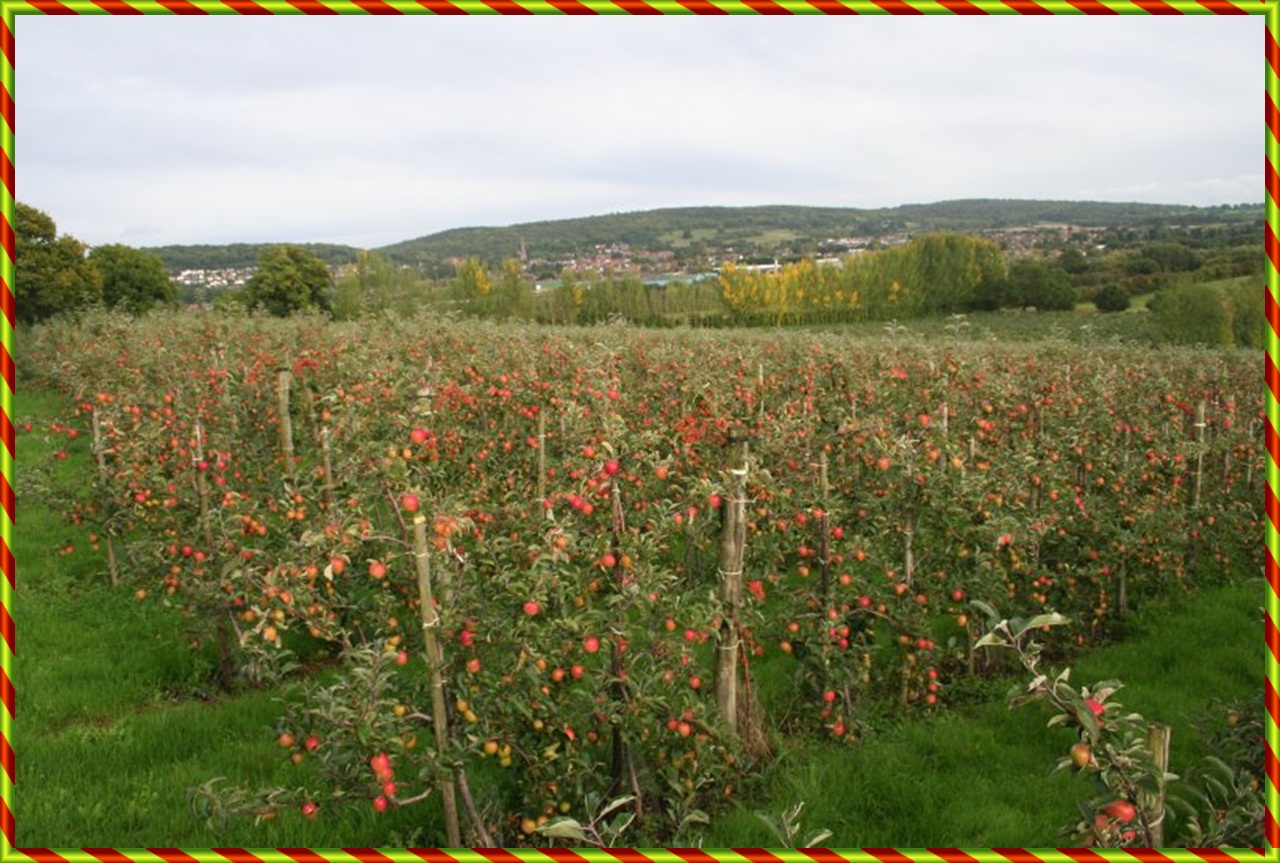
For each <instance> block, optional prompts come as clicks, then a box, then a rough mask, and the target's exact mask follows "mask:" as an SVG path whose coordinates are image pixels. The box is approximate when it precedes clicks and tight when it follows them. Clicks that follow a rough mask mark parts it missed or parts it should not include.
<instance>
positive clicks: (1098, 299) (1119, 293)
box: [1093, 282, 1129, 312]
mask: <svg viewBox="0 0 1280 863" xmlns="http://www.w3.org/2000/svg"><path fill="white" fill-rule="evenodd" d="M1093 304H1094V305H1095V306H1097V307H1098V311H1100V312H1123V311H1127V310H1128V308H1129V292H1128V291H1126V290H1125V289H1124V288H1122V287H1121V286H1120V285H1118V284H1116V283H1115V282H1112V283H1111V284H1109V285H1104V286H1103V287H1101V288H1099V289H1098V293H1097V294H1096V295H1095V296H1094V298H1093Z"/></svg>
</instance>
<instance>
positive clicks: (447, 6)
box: [0, 0, 1280, 863]
mask: <svg viewBox="0 0 1280 863" xmlns="http://www.w3.org/2000/svg"><path fill="white" fill-rule="evenodd" d="M30 14H42V15H102V14H109V15H145V14H161V15H164V14H177V15H277V14H283V15H299V14H302V15H340V14H355V15H361V14H369V15H403V14H434V15H468V14H501V15H533V14H551V15H555V14H566V15H598V14H614V15H619V14H620V15H663V14H677V15H679V14H696V15H734V14H742V15H792V14H839V15H931V14H933V15H1079V14H1084V15H1265V16H1266V129H1267V131H1266V190H1267V195H1266V238H1265V248H1266V255H1267V260H1268V264H1267V269H1266V289H1265V291H1264V293H1265V303H1266V318H1267V322H1268V324H1269V328H1268V331H1267V334H1266V336H1267V342H1266V368H1265V379H1266V385H1267V396H1266V429H1265V438H1264V440H1265V445H1266V450H1267V456H1268V457H1267V471H1266V477H1267V483H1266V515H1267V519H1266V526H1265V531H1266V549H1267V555H1266V569H1265V575H1266V581H1267V584H1268V590H1267V595H1266V606H1265V609H1266V611H1265V617H1266V626H1265V632H1266V644H1267V648H1268V649H1267V653H1266V666H1265V684H1266V687H1265V706H1266V712H1267V716H1268V721H1267V723H1266V764H1265V766H1266V775H1267V787H1266V820H1265V825H1264V833H1265V836H1264V837H1263V839H1264V842H1265V847H1264V848H1252V849H1231V850H1220V849H1212V848H1209V849H1205V848H1199V849H1185V850H1167V851H1157V850H1154V849H1142V848H1128V849H1108V850H1101V851H1093V850H1089V849H1081V848H1056V849H1054V848H1049V849H1026V848H992V849H967V850H964V849H959V848H916V849H894V848H861V849H838V850H831V849H805V850H769V849H765V848H732V849H712V850H710V851H706V850H701V849H692V848H668V849H639V850H637V849H610V850H578V851H574V850H569V849H513V850H504V849H453V850H450V851H447V852H446V851H444V850H442V849H438V848H417V849H373V848H328V849H308V848H272V849H253V850H247V849H244V848H212V849H185V850H184V849H178V848H146V849H125V850H120V849H115V848H75V849H56V850H54V849H48V848H17V847H15V845H14V841H15V835H16V834H15V826H14V817H13V810H12V809H11V802H12V800H13V794H14V752H13V748H12V746H11V744H10V743H9V740H10V737H11V735H12V732H13V719H14V691H13V684H12V682H11V681H10V678H9V672H10V671H11V670H12V668H13V661H14V655H15V654H14V623H13V618H12V617H11V616H10V614H9V607H10V604H11V603H12V601H13V590H14V573H15V561H14V558H13V553H12V551H11V550H10V546H9V543H10V540H11V539H12V537H13V529H14V525H15V523H16V522H15V506H16V501H15V498H14V492H13V487H12V485H11V484H10V478H11V477H12V476H13V467H14V438H15V434H14V426H13V422H12V420H11V418H10V417H11V414H12V409H13V393H14V391H15V365H14V361H13V355H12V353H11V350H12V347H13V338H14V295H13V289H12V287H11V286H12V285H13V279H14V239H15V238H14V231H13V219H14V165H13V152H14V116H15V109H14V98H13V92H14V33H13V31H14V16H15V15H30ZM1278 38H1280V0H1271V2H1270V3H1268V2H1267V0H0V56H2V58H3V59H2V60H0V118H2V119H3V123H0V248H2V249H3V254H0V311H2V312H3V319H0V377H3V379H4V384H5V385H4V386H3V387H0V440H2V441H3V443H4V447H3V448H0V508H3V510H4V517H3V519H0V571H3V573H4V576H5V578H4V580H3V581H0V637H2V638H3V642H4V643H3V646H2V647H0V701H2V702H3V703H4V707H5V710H3V711H0V766H2V767H3V768H4V771H3V773H2V774H0V863H9V861H21V863H31V861H34V863H135V861H136V863H938V861H941V863H1104V861H1105V863H1110V861H1134V860H1136V861H1138V863H1233V861H1242V863H1257V861H1260V860H1262V859H1267V860H1280V855H1278V854H1277V852H1278V851H1280V824H1278V823H1277V821H1276V816H1275V814H1274V813H1275V812H1276V811H1277V808H1276V804H1277V802H1280V760H1278V759H1277V757H1276V751H1277V749H1280V694H1278V693H1277V685H1280V683H1278V681H1280V628H1277V625H1276V621H1277V620H1278V619H1280V563H1278V562H1277V561H1280V496H1278V495H1280V432H1278V431H1277V429H1280V365H1278V363H1280V299H1278V298H1280V171H1278V170H1277V167H1276V166H1277V164H1280V107H1278V106H1280V42H1278V41H1277V39H1278Z"/></svg>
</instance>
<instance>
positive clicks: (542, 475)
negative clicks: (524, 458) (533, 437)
mask: <svg viewBox="0 0 1280 863" xmlns="http://www.w3.org/2000/svg"><path fill="white" fill-rule="evenodd" d="M546 501H547V417H546V414H544V413H543V412H542V411H538V499H537V501H535V506H537V508H538V509H539V510H541V511H542V513H543V517H544V518H546V519H548V520H551V519H553V518H555V516H554V515H552V513H551V510H550V509H548V508H547V506H546ZM534 515H535V516H536V515H537V512H536V511H535V513H534Z"/></svg>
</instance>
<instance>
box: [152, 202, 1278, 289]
mask: <svg viewBox="0 0 1280 863" xmlns="http://www.w3.org/2000/svg"><path fill="white" fill-rule="evenodd" d="M1263 215H1264V209H1263V205H1262V204H1256V205H1255V204H1248V205H1236V206H1220V207H1191V206H1179V205H1167V204H1136V203H1128V204H1126V203H1119V204H1117V203H1105V202H1096V201H1026V200H995V199H974V200H962V201H943V202H940V203H934V204H907V205H903V206H899V207H889V208H881V209H854V208H850V207H802V206H763V207H678V208H669V209H659V210H646V211H641V212H633V213H611V214H608V215H601V216H586V217H582V218H574V219H559V220H555V221H544V222H528V223H525V224H520V225H510V226H507V227H472V228H453V229H450V230H447V231H441V232H439V233H435V234H430V235H428V236H424V237H419V238H417V239H413V240H405V241H403V242H399V243H393V244H391V245H388V246H383V247H381V248H379V249H376V250H375V251H377V252H379V253H380V254H382V255H384V256H385V257H387V258H389V259H391V260H393V261H396V262H399V263H406V264H415V265H419V266H422V267H423V268H424V269H428V270H430V269H437V270H441V269H446V268H445V267H443V265H444V264H445V263H446V262H447V261H449V260H450V259H455V258H467V257H478V258H480V259H482V260H485V261H488V262H490V263H497V262H499V261H501V260H503V259H506V258H512V257H516V256H518V255H519V254H520V250H521V245H522V243H523V247H524V249H525V251H526V253H527V255H528V257H529V258H530V259H543V260H548V261H556V260H562V259H566V258H569V257H571V256H574V255H578V254H583V253H586V252H590V251H591V250H592V249H593V248H595V247H596V246H598V245H599V246H610V245H619V244H626V245H628V246H630V247H631V248H632V249H639V250H651V251H661V250H670V251H674V252H676V254H677V257H679V255H680V254H681V253H682V252H691V251H693V250H699V251H704V252H705V251H712V252H714V251H719V250H723V249H726V248H729V247H733V248H736V249H737V250H738V251H745V250H748V249H753V248H754V249H759V250H761V251H765V250H768V249H771V248H778V247H779V246H784V245H786V246H790V247H791V248H792V249H795V248H797V247H803V248H812V247H816V246H819V245H821V243H822V242H823V241H825V240H828V239H835V238H865V239H877V238H881V237H891V236H895V235H898V236H900V235H902V234H912V233H920V232H927V231H961V232H977V231H984V230H995V229H1000V228H1010V227H1018V226H1024V225H1025V226H1033V225H1037V224H1046V223H1066V224H1072V225H1085V226H1090V227H1103V228H1121V227H1134V228H1141V227H1145V228H1158V227H1161V226H1165V227H1168V226H1175V225H1187V224H1195V225H1215V224H1221V225H1240V224H1242V223H1247V222H1251V221H1256V220H1259V219H1261V218H1262V217H1263ZM269 245H273V244H270V243H254V244H249V243H235V244H231V245H221V246H216V245H202V246H159V247H152V248H149V249H147V251H150V252H154V253H155V254H157V255H159V256H160V258H161V260H163V261H164V262H165V266H166V267H168V268H169V269H170V270H171V271H174V272H176V271H179V270H184V269H217V268H228V267H251V266H253V265H254V264H255V263H256V262H257V259H258V255H259V254H260V253H261V251H262V250H263V249H264V248H266V247H267V246H269ZM304 245H305V247H306V248H307V249H308V250H310V251H311V252H312V253H313V254H315V255H317V256H318V257H320V258H321V259H322V260H324V261H326V262H327V263H330V264H335V265H336V264H343V263H350V262H352V261H354V260H355V256H356V251H357V250H356V249H355V248H353V247H351V246H342V245H332V244H304Z"/></svg>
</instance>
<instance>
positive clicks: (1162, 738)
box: [1145, 722, 1172, 848]
mask: <svg viewBox="0 0 1280 863" xmlns="http://www.w3.org/2000/svg"><path fill="white" fill-rule="evenodd" d="M1171 733H1172V731H1171V729H1170V728H1169V726H1167V725H1162V724H1161V723H1158V722H1152V723H1151V724H1150V725H1148V726H1147V748H1148V750H1149V751H1150V752H1151V760H1152V761H1153V762H1154V763H1155V766H1156V770H1157V771H1158V774H1159V775H1158V782H1159V790H1158V791H1156V792H1154V793H1153V794H1152V795H1151V799H1150V800H1149V801H1148V805H1147V806H1146V807H1145V808H1146V811H1147V812H1148V813H1149V815H1150V820H1149V821H1148V822H1147V829H1148V831H1149V833H1150V837H1149V839H1150V843H1151V847H1152V848H1162V847H1164V815H1165V780H1164V774H1166V773H1168V772H1169V738H1170V735H1171Z"/></svg>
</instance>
